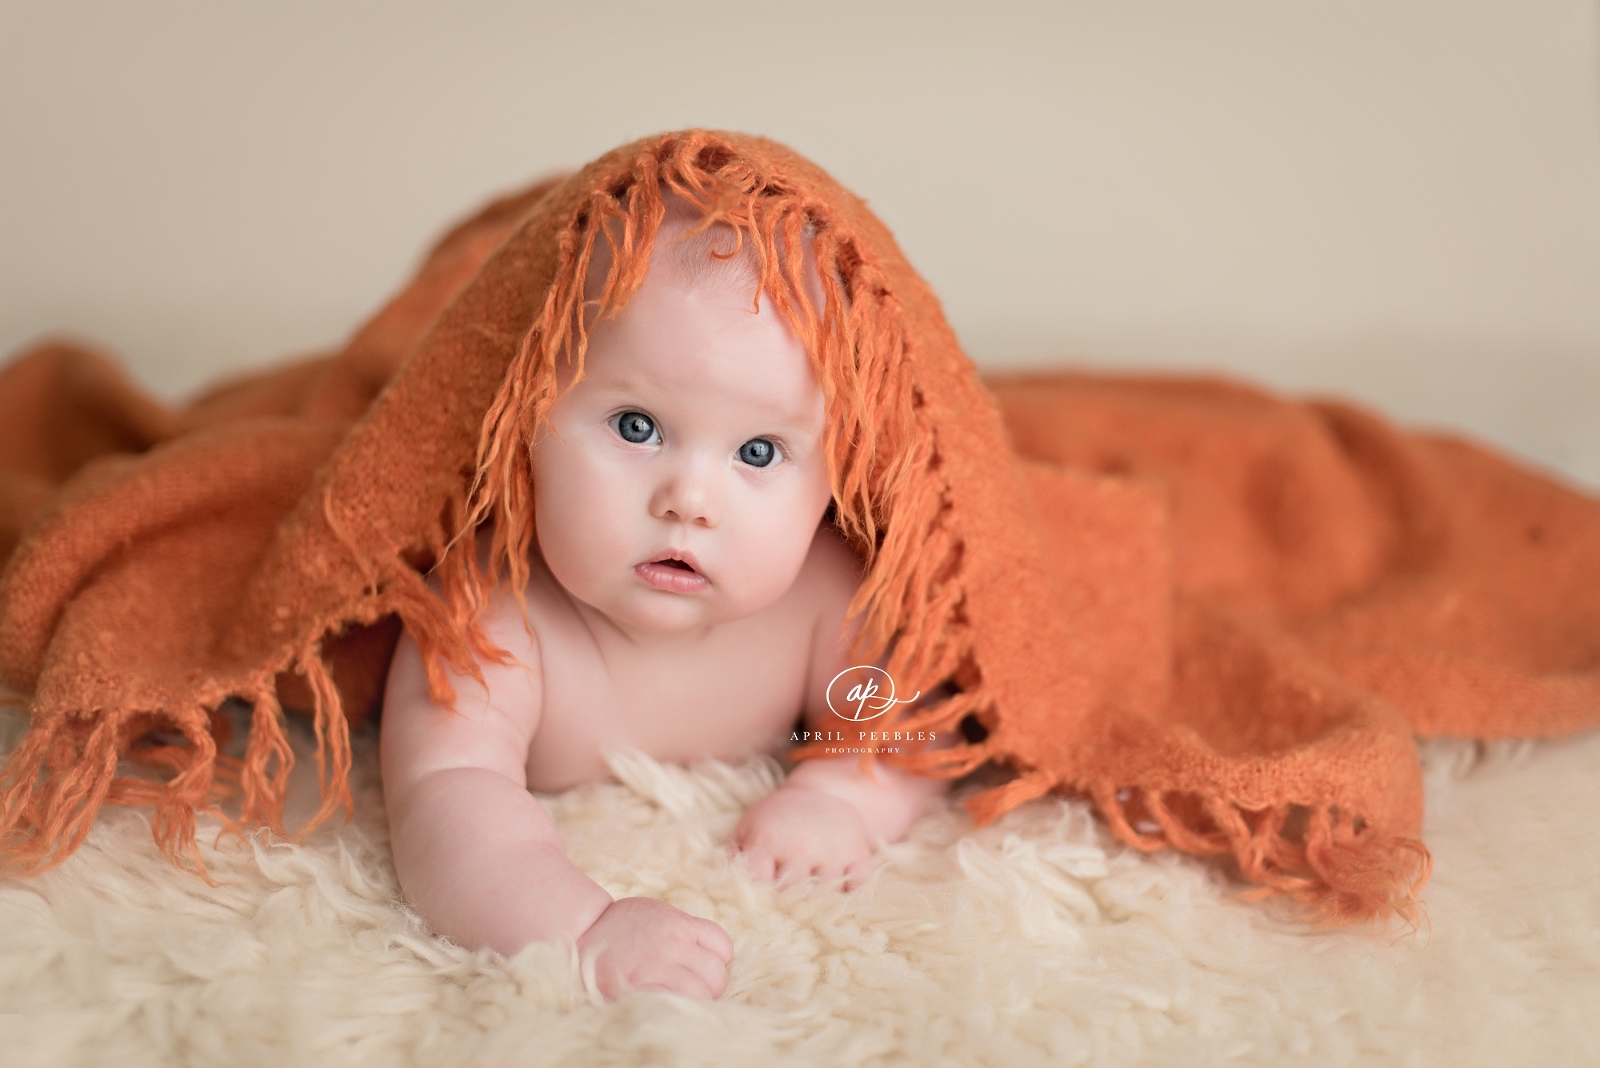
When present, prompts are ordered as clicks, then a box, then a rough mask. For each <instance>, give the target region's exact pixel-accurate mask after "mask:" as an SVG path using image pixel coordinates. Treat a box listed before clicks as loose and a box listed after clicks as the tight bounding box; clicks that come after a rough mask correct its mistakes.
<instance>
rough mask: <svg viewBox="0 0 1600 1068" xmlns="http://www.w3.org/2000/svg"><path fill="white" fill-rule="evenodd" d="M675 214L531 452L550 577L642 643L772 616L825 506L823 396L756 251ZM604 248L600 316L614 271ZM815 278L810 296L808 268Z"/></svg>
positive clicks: (565, 373)
mask: <svg viewBox="0 0 1600 1068" xmlns="http://www.w3.org/2000/svg"><path fill="white" fill-rule="evenodd" d="M666 204H667V213H666V216H665V218H664V219H663V221H662V223H661V226H660V229H659V231H658V233H657V235H656V239H655V243H654V246H653V250H652V254H651V257H650V260H649V267H648V271H647V273H646V274H645V276H644V278H643V281H642V282H641V283H640V285H639V286H638V288H637V289H636V290H635V291H634V292H633V294H632V295H631V297H630V298H629V299H628V300H627V302H626V303H625V304H624V305H623V306H622V308H621V310H620V311H618V312H617V313H616V314H615V315H612V316H608V317H601V318H599V319H598V320H597V321H596V320H594V316H593V315H592V314H591V315H590V316H589V319H590V321H591V325H590V326H589V329H588V338H587V351H586V354H585V356H584V359H583V372H582V374H581V375H580V376H576V380H575V381H574V377H575V376H574V373H573V371H572V368H571V364H570V363H568V364H565V365H564V366H562V367H561V368H560V370H559V373H558V392H557V399H556V401H555V403H554V404H553V405H552V406H551V407H550V409H549V412H548V415H547V418H546V420H545V421H544V423H543V424H542V425H541V426H540V428H539V431H538V433H537V435H536V436H535V438H534V441H533V444H532V447H531V453H532V475H533V482H534V486H535V492H534V502H533V503H534V518H535V528H536V534H537V543H538V547H539V549H540V551H541V552H542V554H543V557H544V560H545V563H546V565H547V566H548V567H549V569H550V572H551V573H552V574H553V575H554V576H555V578H556V579H557V581H559V582H560V583H561V584H562V586H563V587H565V589H566V590H567V592H568V593H570V594H571V595H572V596H573V597H575V598H577V599H578V600H580V601H582V602H584V603H585V604H588V605H590V606H592V607H593V608H595V609H598V610H599V611H601V612H603V613H604V614H605V615H606V616H607V617H609V618H610V619H611V620H612V621H613V622H615V623H616V624H617V625H618V626H620V627H622V628H623V629H624V630H626V631H629V632H632V633H635V634H644V633H650V634H663V633H673V632H681V631H686V630H691V629H693V628H696V627H700V626H705V625H708V624H713V623H718V622H722V621H725V620H731V619H738V618H741V617H744V616H748V615H751V614H753V613H755V612H758V611H760V610H761V609H763V608H766V607H767V606H769V605H771V604H772V603H773V602H775V601H776V600H777V599H778V598H780V597H781V596H782V595H783V594H784V592H785V591H787V590H788V589H789V587H790V585H791V584H792V583H793V582H794V579H795V576H796V575H797V574H798V573H799V571H800V568H801V565H802V564H803V562H804V561H805V558H806V554H807V551H808V549H809V547H810V545H811V542H812V538H813V536H814V535H815V533H816V530H817V526H818V523H819V521H820V520H821V518H822V516H823V514H824V512H825V511H826V509H827V506H828V502H829V498H830V489H829V486H830V482H829V468H828V457H827V454H826V450H825V445H824V428H825V415H824V406H823V392H822V388H821V385H820V384H819V382H818V380H817V376H816V374H815V372H814V371H813V369H812V362H811V359H810V358H809V357H808V355H807V352H806V349H805V346H804V345H803V344H802V343H801V341H800V340H799V339H798V338H797V337H796V336H795V334H794V332H793V331H792V330H791V328H790V326H789V324H788V322H787V321H786V319H785V317H784V316H783V315H782V314H780V313H779V311H778V310H777V309H776V308H775V307H774V306H773V302H772V299H771V297H770V295H769V294H767V293H764V292H761V291H760V277H761V269H760V263H759V261H758V259H757V257H756V254H755V252H754V251H753V249H752V248H751V245H750V243H749V242H741V241H740V239H739V235H738V234H737V233H736V232H735V231H734V230H732V229H731V228H729V227H727V226H725V225H721V224H716V225H712V226H710V227H704V219H703V217H702V216H701V214H700V213H699V211H698V209H696V208H695V207H694V206H692V205H690V204H688V203H687V202H685V201H682V200H680V199H677V198H672V197H669V198H668V199H667V201H666ZM597 244H598V249H599V251H597V253H596V257H595V260H594V261H593V262H592V263H591V265H590V269H589V271H588V277H587V280H586V284H585V298H586V300H587V301H595V302H597V301H598V298H599V297H600V295H601V292H602V290H603V289H604V286H605V282H606V278H607V273H608V270H609V268H610V259H609V257H608V256H606V255H605V254H604V250H605V245H606V243H605V242H604V241H602V242H598V243H597ZM803 275H804V277H805V278H807V279H808V280H809V281H811V282H813V283H814V282H815V271H814V268H813V267H812V266H811V265H810V263H809V261H806V264H805V267H804V270H803ZM808 288H811V289H812V293H811V294H808V296H811V297H812V301H813V303H814V304H820V301H821V295H820V292H819V288H820V287H816V286H809V287H808Z"/></svg>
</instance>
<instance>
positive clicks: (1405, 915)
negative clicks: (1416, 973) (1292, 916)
mask: <svg viewBox="0 0 1600 1068" xmlns="http://www.w3.org/2000/svg"><path fill="white" fill-rule="evenodd" d="M1008 785H1009V784H1008ZM1002 789H1004V788H1003V787H1002ZM1089 794H1090V796H1091V797H1092V798H1093V799H1094V802H1095V805H1096V806H1097V807H1098V808H1099V810H1100V812H1101V814H1102V815H1103V816H1104V817H1105V819H1106V822H1107V824H1108V825H1109V826H1110V827H1111V830H1112V831H1113V832H1114V833H1115V834H1116V835H1117V837H1118V838H1120V839H1122V840H1123V841H1124V842H1126V843H1127V844H1128V845H1130V846H1132V847H1133V848H1135V849H1139V850H1142V851H1145V852H1154V851H1156V850H1159V849H1165V848H1167V847H1168V846H1171V847H1173V848H1175V849H1178V850H1180V851H1181V852H1185V853H1190V854H1193V855H1195V856H1231V857H1232V858H1233V860H1234V862H1235V863H1236V864H1237V865H1238V868H1239V873H1240V874H1241V875H1242V876H1243V877H1244V878H1245V879H1246V880H1247V881H1249V882H1252V883H1255V884H1256V888H1255V889H1253V890H1250V891H1247V892H1246V893H1245V894H1244V895H1243V896H1244V897H1245V898H1247V899H1250V900H1256V899H1260V898H1263V897H1268V896H1272V895H1275V894H1286V895H1288V896H1289V897H1291V898H1292V899H1294V900H1295V901H1297V902H1299V903H1300V904H1302V905H1304V906H1307V907H1308V908H1309V909H1310V912H1311V917H1312V919H1313V921H1314V922H1315V923H1317V924H1319V925H1327V926H1334V925H1343V924H1361V923H1382V922H1385V921H1387V920H1389V919H1391V918H1396V919H1399V920H1400V921H1402V922H1403V923H1405V924H1406V925H1408V926H1410V927H1412V928H1415V927H1417V926H1418V924H1419V923H1420V922H1421V921H1422V918H1423V913H1422V906H1421V903H1420V902H1419V901H1418V898H1417V895H1418V892H1419V891H1420V890H1421V889H1422V887H1423V886H1424V885H1425V884H1426V883H1427V881H1428V877H1429V875H1430V874H1431V873H1432V869H1433V860H1432V857H1431V855H1430V854H1429V853H1428V850H1427V847H1426V846H1424V845H1423V844H1422V842H1420V841H1418V840H1417V839H1415V838H1410V837H1405V836H1397V835H1387V834H1382V833H1379V832H1378V831H1376V830H1375V829H1373V828H1371V827H1369V826H1367V824H1366V822H1365V821H1364V820H1363V819H1362V818H1361V817H1360V816H1359V815H1357V814H1355V813H1349V812H1342V811H1341V810H1340V809H1339V808H1338V807H1337V806H1317V807H1310V806H1305V805H1297V804H1292V803H1286V804H1278V805H1274V806H1271V807H1268V808H1264V809H1250V808H1246V807H1244V806H1241V805H1239V804H1237V803H1235V802H1233V801H1231V800H1229V799H1227V798H1223V797H1200V796H1197V795H1194V794H1188V793H1181V792H1177V791H1163V790H1150V789H1144V788H1140V787H1131V788H1128V787H1125V788H1118V787H1116V786H1115V785H1114V784H1111V783H1097V784H1095V785H1094V786H1092V787H1091V788H1090V790H1089ZM979 796H980V797H982V796H983V795H979ZM1001 800H1002V799H1001V798H999V797H996V799H995V801H996V804H993V805H988V806H986V807H985V811H996V812H998V811H1004V810H1005V807H1009V806H1003V805H1000V804H999V803H998V802H999V801H1001Z"/></svg>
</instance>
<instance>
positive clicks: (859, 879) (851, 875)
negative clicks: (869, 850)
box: [844, 857, 872, 890]
mask: <svg viewBox="0 0 1600 1068" xmlns="http://www.w3.org/2000/svg"><path fill="white" fill-rule="evenodd" d="M871 874H872V858H871V857H862V858H861V859H859V860H853V861H851V862H850V863H849V864H847V865H846V866H845V869H844V888H845V889H846V890H854V889H855V888H856V887H858V886H860V885H861V884H862V883H864V882H866V881H867V878H868V877H869V876H870V875H871Z"/></svg>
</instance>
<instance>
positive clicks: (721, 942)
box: [694, 916, 733, 964]
mask: <svg viewBox="0 0 1600 1068" xmlns="http://www.w3.org/2000/svg"><path fill="white" fill-rule="evenodd" d="M694 936H695V941H696V942H698V943H700V945H702V946H704V947H706V948H707V949H709V950H710V951H711V952H713V953H715V954H716V955H717V956H718V957H719V958H721V960H722V963H724V964H726V963H728V962H729V961H730V960H732V959H733V939H732V938H731V937H729V935H728V932H727V931H725V930H723V927H722V925H721V924H720V923H717V922H716V921H714V920H703V919H701V918H700V917H698V916H696V917H694Z"/></svg>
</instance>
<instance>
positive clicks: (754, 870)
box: [744, 846, 778, 883]
mask: <svg viewBox="0 0 1600 1068" xmlns="http://www.w3.org/2000/svg"><path fill="white" fill-rule="evenodd" d="M744 867H745V871H747V872H749V873H750V878H752V879H755V880H757V881H758V882H763V883H770V882H771V881H772V880H773V879H776V878H777V877H778V861H777V859H776V858H775V857H773V855H772V853H771V851H769V850H767V849H763V848H762V847H761V846H751V847H750V848H749V849H746V850H744Z"/></svg>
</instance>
